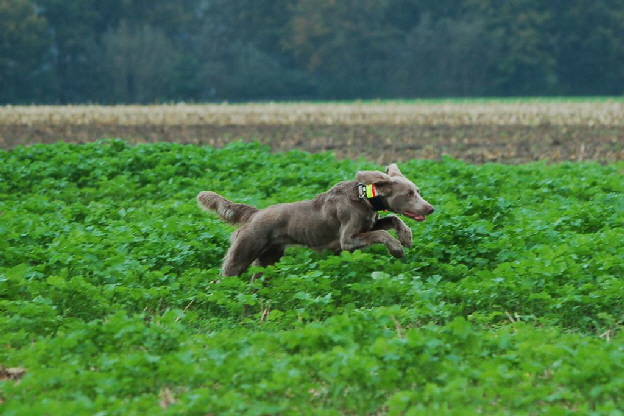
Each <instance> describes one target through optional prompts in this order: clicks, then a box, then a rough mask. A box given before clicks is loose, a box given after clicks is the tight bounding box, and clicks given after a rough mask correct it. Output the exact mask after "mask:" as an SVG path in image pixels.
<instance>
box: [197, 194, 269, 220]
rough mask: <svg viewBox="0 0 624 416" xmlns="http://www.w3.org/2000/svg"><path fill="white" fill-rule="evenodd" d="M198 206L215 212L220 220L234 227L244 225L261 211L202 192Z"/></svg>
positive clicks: (198, 197) (198, 196)
mask: <svg viewBox="0 0 624 416" xmlns="http://www.w3.org/2000/svg"><path fill="white" fill-rule="evenodd" d="M197 204H198V205H199V207H200V208H201V209H204V210H206V211H213V212H215V213H216V214H217V215H218V216H219V218H221V219H222V220H223V221H225V222H227V223H230V224H232V225H243V224H245V223H246V222H247V221H249V219H250V218H251V217H252V216H253V215H254V214H255V213H256V212H258V211H259V209H258V208H256V207H252V206H251V205H247V204H236V203H234V202H232V201H228V200H227V199H225V198H223V197H222V196H221V195H219V194H217V193H215V192H211V191H202V192H200V193H199V194H198V195H197Z"/></svg>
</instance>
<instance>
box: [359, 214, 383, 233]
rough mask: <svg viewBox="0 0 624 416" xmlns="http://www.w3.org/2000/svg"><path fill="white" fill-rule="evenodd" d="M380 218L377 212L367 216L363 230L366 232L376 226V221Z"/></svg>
mask: <svg viewBox="0 0 624 416" xmlns="http://www.w3.org/2000/svg"><path fill="white" fill-rule="evenodd" d="M378 219H379V215H378V214H377V213H376V212H375V213H373V214H371V215H369V216H368V217H367V218H366V222H365V223H364V225H363V227H362V232H366V231H370V230H372V228H373V227H374V226H375V223H376V222H377V220H378Z"/></svg>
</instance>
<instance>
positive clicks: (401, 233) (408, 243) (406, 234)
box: [397, 227, 412, 248]
mask: <svg viewBox="0 0 624 416" xmlns="http://www.w3.org/2000/svg"><path fill="white" fill-rule="evenodd" d="M397 236H398V237H399V241H400V242H401V244H402V245H403V246H404V247H407V248H411V247H412V230H410V229H409V228H408V227H401V228H400V229H399V230H398V231H397Z"/></svg>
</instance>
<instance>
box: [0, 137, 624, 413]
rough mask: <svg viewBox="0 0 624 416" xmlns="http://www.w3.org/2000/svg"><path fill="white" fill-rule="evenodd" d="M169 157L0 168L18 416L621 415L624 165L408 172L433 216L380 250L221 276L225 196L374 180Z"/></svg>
mask: <svg viewBox="0 0 624 416" xmlns="http://www.w3.org/2000/svg"><path fill="white" fill-rule="evenodd" d="M381 168H382V167H380V166H375V165H372V164H370V163H368V162H365V161H363V160H360V161H346V160H343V161H337V160H334V158H333V156H332V155H331V154H315V155H312V154H307V153H302V152H289V153H283V154H272V153H270V152H269V151H268V150H267V149H266V148H264V147H261V146H259V145H257V144H242V143H235V144H231V145H228V146H227V147H226V148H224V149H218V150H217V149H213V148H209V147H195V146H185V145H179V144H172V143H159V144H149V145H138V146H130V145H128V144H127V143H125V142H123V141H120V140H108V141H101V142H97V143H94V144H88V145H70V144H61V143H59V144H55V145H37V146H32V147H27V148H26V147H20V148H16V149H14V150H12V151H2V153H0V235H2V238H1V239H0V311H1V314H0V331H1V333H0V337H1V338H0V365H2V366H4V367H23V368H26V369H27V372H26V375H25V376H24V377H23V379H21V380H20V381H19V382H16V381H14V380H0V389H1V392H0V411H1V412H2V414H3V415H7V416H8V415H23V414H29V415H46V414H54V415H79V414H85V415H87V414H88V415H92V414H99V415H133V414H136V415H140V414H163V415H180V414H185V415H186V414H188V415H205V414H231V415H269V414H276V415H277V414H280V415H286V414H319V415H345V414H354V415H355V414H358V415H360V414H362V415H364V414H371V415H372V414H389V415H421V414H422V415H424V414H439V415H460V414H461V415H469V414H484V413H485V414H491V415H511V414H513V415H522V414H527V415H528V414H531V415H535V414H557V415H559V414H562V415H564V414H573V413H576V412H582V413H585V414H612V415H616V414H622V411H623V410H624V404H623V400H624V397H622V391H624V347H622V345H623V344H622V341H624V339H623V338H622V337H623V335H622V333H621V331H620V328H621V325H622V323H623V318H624V311H623V308H624V303H623V295H624V281H623V280H622V276H623V275H624V259H623V257H622V254H621V253H622V252H624V227H623V226H624V215H623V214H622V212H624V193H623V191H624V181H623V180H622V179H623V178H622V171H623V169H624V164H622V163H618V164H612V165H599V164H594V163H577V164H572V163H563V164H554V165H549V164H546V163H532V164H527V165H520V166H507V165H498V164H486V165H481V166H477V165H469V164H466V163H463V162H460V161H457V160H452V159H444V160H442V161H425V160H413V161H410V162H408V163H405V164H403V165H402V166H401V169H402V171H403V172H404V173H405V174H406V176H408V177H410V178H412V179H414V181H415V182H416V183H417V184H418V185H419V186H420V187H421V188H422V189H423V191H424V193H425V197H426V198H427V199H428V200H429V201H430V202H432V203H433V204H434V205H435V206H436V213H435V214H434V215H432V216H431V217H429V218H428V219H427V221H426V222H425V223H410V225H411V226H412V227H413V228H412V230H413V232H414V239H415V244H414V247H413V248H412V249H410V250H407V253H406V256H405V258H403V259H394V258H392V257H390V256H388V255H387V253H386V252H385V248H383V247H372V248H370V249H367V250H364V251H356V252H354V253H343V254H342V255H340V256H332V255H329V254H328V253H321V254H317V253H313V252H311V251H309V250H307V249H304V248H292V249H290V250H289V251H288V253H287V256H286V257H285V258H284V259H283V260H282V261H281V262H280V263H278V264H276V265H275V266H272V267H270V268H267V269H266V270H265V273H264V276H265V278H267V279H268V278H270V281H268V282H266V284H265V282H263V281H257V282H254V283H250V279H249V278H250V273H251V272H253V270H251V271H250V272H249V273H247V274H245V275H243V276H242V277H240V278H227V279H222V278H221V277H220V276H219V266H220V262H221V259H222V257H223V255H224V254H225V251H226V250H227V247H228V243H229V241H228V238H229V233H230V232H231V231H232V228H231V227H229V226H227V225H224V224H223V223H222V222H221V221H219V220H218V219H217V218H215V217H212V216H211V215H209V214H207V213H205V212H203V211H200V210H199V209H198V207H197V206H196V203H195V196H196V194H197V193H198V192H199V191H201V190H215V191H217V192H219V193H221V194H223V195H224V196H226V197H228V198H230V199H232V200H234V201H237V202H245V203H250V204H253V205H256V206H259V207H264V206H267V205H270V204H273V203H277V202H285V201H293V200H299V199H305V198H310V197H312V196H314V195H315V194H317V193H319V192H322V191H325V190H326V189H328V188H329V187H330V186H332V185H333V184H334V183H336V182H338V181H341V180H350V179H352V178H353V177H354V174H355V172H356V171H357V170H359V169H381Z"/></svg>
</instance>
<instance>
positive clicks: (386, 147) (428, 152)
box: [0, 122, 624, 164]
mask: <svg viewBox="0 0 624 416" xmlns="http://www.w3.org/2000/svg"><path fill="white" fill-rule="evenodd" d="M102 138H122V139H124V140H127V141H129V142H131V143H151V142H160V141H167V142H179V143H192V144H198V145H210V146H216V147H221V146H223V145H225V144H226V143H228V142H231V141H234V140H244V141H259V142H261V143H263V144H266V145H269V146H270V147H271V148H272V149H273V150H275V151H286V150H291V149H300V150H305V151H310V152H323V151H332V152H334V153H335V154H336V156H337V157H339V158H357V157H364V158H367V159H369V160H372V161H375V162H378V163H386V162H389V161H403V160H408V159H415V158H425V159H439V158H441V157H443V156H444V155H449V156H451V157H454V158H457V159H461V160H465V161H469V162H472V163H485V162H503V163H514V164H515V163H524V162H529V161H535V160H544V159H546V160H549V161H553V162H556V161H588V160H593V161H598V162H602V163H606V162H613V161H619V160H624V127H623V126H621V125H612V124H605V125H593V126H587V125H560V124H548V123H546V124H540V125H520V124H519V125H513V124H503V125H496V124H465V125H457V124H442V123H435V124H382V123H380V124H370V123H366V124H318V123H296V124H292V123H285V124H284V123H275V124H270V123H249V124H240V123H238V124H229V125H228V124H221V125H219V124H185V123H180V124H175V123H173V124H172V123H168V124H160V125H158V124H139V125H136V124H111V123H90V124H84V123H76V124H72V123H63V124H58V123H28V124H19V123H1V122H0V147H2V148H5V149H10V148H13V147H15V146H18V145H32V144H38V143H54V142H57V141H65V142H73V143H85V142H90V141H94V140H97V139H102Z"/></svg>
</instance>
